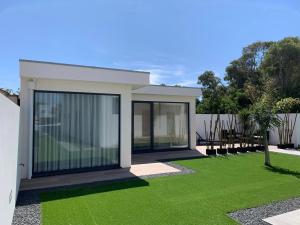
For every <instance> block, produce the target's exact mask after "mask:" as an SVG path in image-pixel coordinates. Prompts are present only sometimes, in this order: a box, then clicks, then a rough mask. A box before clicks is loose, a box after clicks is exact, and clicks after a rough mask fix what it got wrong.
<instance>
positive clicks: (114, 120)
mask: <svg viewBox="0 0 300 225" xmlns="http://www.w3.org/2000/svg"><path fill="white" fill-rule="evenodd" d="M119 118H120V115H119V96H118V95H101V94H87V93H63V92H43V91H35V95H34V146H33V174H34V175H40V174H41V175H43V174H47V173H49V174H51V173H61V172H70V171H78V170H86V169H91V168H97V167H101V168H102V167H106V166H117V165H119Z"/></svg>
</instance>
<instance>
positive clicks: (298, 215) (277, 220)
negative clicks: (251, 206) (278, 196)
mask: <svg viewBox="0 0 300 225" xmlns="http://www.w3.org/2000/svg"><path fill="white" fill-rule="evenodd" d="M264 221H266V222H267V223H269V224H272V225H300V209H298V210H294V211H291V212H288V213H284V214H281V215H278V216H273V217H269V218H266V219H264Z"/></svg>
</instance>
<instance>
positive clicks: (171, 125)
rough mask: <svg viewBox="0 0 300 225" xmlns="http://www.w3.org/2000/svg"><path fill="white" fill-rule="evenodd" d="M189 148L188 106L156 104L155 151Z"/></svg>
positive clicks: (182, 104) (181, 104) (183, 104)
mask: <svg viewBox="0 0 300 225" xmlns="http://www.w3.org/2000/svg"><path fill="white" fill-rule="evenodd" d="M187 147H188V104H186V103H156V102H155V103H154V149H168V148H187Z"/></svg>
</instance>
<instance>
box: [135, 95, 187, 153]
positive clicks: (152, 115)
mask: <svg viewBox="0 0 300 225" xmlns="http://www.w3.org/2000/svg"><path fill="white" fill-rule="evenodd" d="M134 103H148V104H150V120H151V121H150V132H151V137H150V140H151V143H150V149H147V150H146V149H145V150H137V151H136V150H134ZM154 103H178V104H186V105H187V119H188V122H187V123H188V124H187V125H188V127H187V128H188V147H183V148H163V149H155V148H154ZM190 135H191V134H190V103H189V102H170V101H142V100H135V101H132V103H131V153H132V154H139V153H148V152H164V151H176V150H178V151H180V150H190V149H191V143H190V142H191V140H190V138H191V136H190Z"/></svg>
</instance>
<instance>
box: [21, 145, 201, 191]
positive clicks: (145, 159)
mask: <svg viewBox="0 0 300 225" xmlns="http://www.w3.org/2000/svg"><path fill="white" fill-rule="evenodd" d="M199 157H204V156H203V155H202V154H201V153H200V152H199V151H197V150H183V151H180V150H178V151H169V152H155V153H143V154H135V155H133V159H132V160H133V165H132V166H131V168H120V169H112V170H102V171H92V172H84V173H75V174H64V175H57V176H48V177H38V178H33V179H31V180H27V179H25V180H22V181H21V185H20V191H28V190H35V189H45V188H54V187H61V186H73V185H79V184H88V183H95V182H106V181H113V180H125V179H131V178H137V177H139V178H147V177H153V176H161V175H172V174H174V175H175V174H184V173H187V172H188V171H187V169H186V168H183V167H180V166H178V165H175V164H171V163H168V162H169V161H172V160H176V159H189V158H199Z"/></svg>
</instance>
